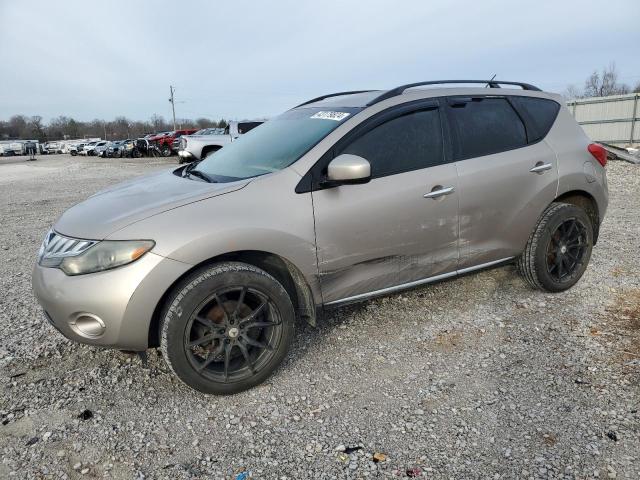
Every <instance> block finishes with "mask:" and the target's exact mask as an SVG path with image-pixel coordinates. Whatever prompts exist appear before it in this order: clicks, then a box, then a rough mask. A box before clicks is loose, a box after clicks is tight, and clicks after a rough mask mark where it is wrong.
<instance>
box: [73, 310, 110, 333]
mask: <svg viewBox="0 0 640 480" xmlns="http://www.w3.org/2000/svg"><path fill="white" fill-rule="evenodd" d="M69 325H70V326H71V328H72V329H73V330H74V331H75V332H76V333H77V334H78V335H82V336H83V337H89V338H96V337H99V336H100V335H102V334H103V333H104V331H105V330H106V328H107V327H105V325H104V322H103V321H102V319H100V318H99V317H97V316H95V315H92V314H90V313H81V314H80V315H78V316H76V317H75V318H74V319H72V320H71V321H70V322H69Z"/></svg>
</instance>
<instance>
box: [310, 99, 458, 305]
mask: <svg viewBox="0 0 640 480" xmlns="http://www.w3.org/2000/svg"><path fill="white" fill-rule="evenodd" d="M441 121H442V120H441V114H440V109H439V106H438V103H436V102H433V101H430V102H428V103H425V104H421V105H413V106H412V107H411V108H410V109H407V107H401V109H399V110H396V111H395V112H394V111H391V112H389V111H385V112H383V113H382V114H379V115H377V116H375V117H373V118H371V119H369V120H367V121H365V122H364V124H361V125H360V126H358V127H356V128H355V129H354V131H353V132H351V133H350V134H348V136H347V137H345V138H344V139H343V140H342V141H341V142H339V144H338V145H336V147H335V148H334V151H333V152H331V155H333V156H337V155H339V154H342V153H349V154H354V155H358V156H360V157H363V158H365V159H366V160H368V161H369V163H370V164H371V181H369V182H368V183H365V184H360V185H340V186H337V187H332V188H322V187H321V186H318V187H317V188H315V189H314V191H313V192H312V195H313V207H314V215H315V223H316V244H317V255H318V269H319V274H320V284H321V288H322V295H323V300H324V302H325V304H332V303H342V302H348V301H355V300H358V299H361V298H365V297H368V296H373V295H376V294H383V293H387V292H390V291H393V290H395V289H400V288H404V287H410V286H412V285H417V284H420V283H423V282H426V281H429V280H430V279H433V277H436V278H441V277H446V276H449V275H454V274H455V271H456V269H457V265H458V193H457V189H458V178H457V173H456V168H455V165H454V164H453V163H448V162H447V161H446V160H445V153H444V150H445V149H444V142H443V135H442V128H441ZM316 185H321V184H319V183H318V184H316Z"/></svg>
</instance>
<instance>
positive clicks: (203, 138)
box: [0, 120, 263, 163]
mask: <svg viewBox="0 0 640 480" xmlns="http://www.w3.org/2000/svg"><path fill="white" fill-rule="evenodd" d="M261 123H263V121H261V120H256V121H242V122H236V121H232V122H229V125H228V126H227V127H226V128H203V129H201V130H196V129H195V128H186V129H180V130H173V131H168V132H160V133H152V134H148V135H145V136H144V137H141V138H137V139H130V138H129V139H124V140H111V141H108V140H102V139H100V138H91V139H86V140H60V141H52V142H46V143H38V142H37V141H35V140H34V142H35V143H36V145H37V151H38V152H39V153H40V154H51V153H69V154H71V155H73V156H75V155H84V156H97V157H132V158H137V157H142V156H161V157H169V156H171V155H173V154H177V155H178V157H179V163H185V162H192V161H194V160H203V159H204V158H206V157H207V156H208V155H211V154H212V153H214V152H216V151H217V150H220V149H221V148H222V147H224V146H225V145H227V144H228V143H231V142H233V141H234V140H236V139H237V138H238V137H239V136H241V135H243V134H245V133H247V132H249V131H250V130H252V129H254V128H255V127H257V126H258V125H260V124H261ZM25 142H27V140H12V141H10V142H0V155H3V154H4V155H24V153H25V150H24V144H25Z"/></svg>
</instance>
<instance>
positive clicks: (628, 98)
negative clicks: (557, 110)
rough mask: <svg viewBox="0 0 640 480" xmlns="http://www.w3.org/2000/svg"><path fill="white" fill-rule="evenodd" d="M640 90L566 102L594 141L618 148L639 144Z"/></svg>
mask: <svg viewBox="0 0 640 480" xmlns="http://www.w3.org/2000/svg"><path fill="white" fill-rule="evenodd" d="M639 104H640V93H631V94H629V95H612V96H610V97H595V98H584V99H580V100H570V101H568V102H567V107H569V111H570V112H571V113H572V114H573V116H574V117H575V119H576V120H577V121H578V123H579V124H580V125H582V128H583V129H584V131H585V132H586V133H587V135H589V137H590V138H591V139H592V140H595V141H596V142H603V143H610V144H613V145H618V146H621V147H631V146H637V145H640V105H639Z"/></svg>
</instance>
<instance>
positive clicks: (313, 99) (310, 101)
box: [293, 90, 373, 108]
mask: <svg viewBox="0 0 640 480" xmlns="http://www.w3.org/2000/svg"><path fill="white" fill-rule="evenodd" d="M367 92H373V90H354V91H352V92H338V93H330V94H329V95H322V96H321V97H316V98H312V99H311V100H307V101H306V102H304V103H301V104H300V105H296V106H295V107H293V108H298V107H301V106H303V105H307V104H309V103H314V102H319V101H320V100H324V99H325V98H331V97H339V96H340V95H354V94H356V93H367Z"/></svg>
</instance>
